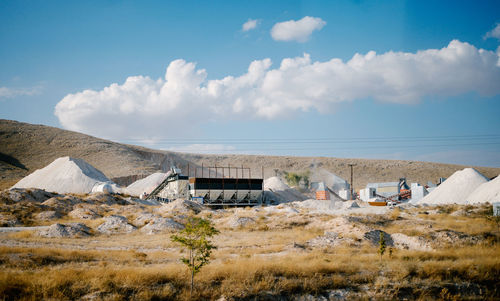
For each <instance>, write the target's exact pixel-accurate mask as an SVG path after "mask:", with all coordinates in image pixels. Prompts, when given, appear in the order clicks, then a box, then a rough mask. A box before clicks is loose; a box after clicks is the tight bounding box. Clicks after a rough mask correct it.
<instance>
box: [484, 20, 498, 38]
mask: <svg viewBox="0 0 500 301" xmlns="http://www.w3.org/2000/svg"><path fill="white" fill-rule="evenodd" d="M484 38H485V39H487V38H496V39H498V40H500V23H497V24H496V26H495V28H493V29H492V30H490V31H488V32H487V33H486V34H485V35H484Z"/></svg>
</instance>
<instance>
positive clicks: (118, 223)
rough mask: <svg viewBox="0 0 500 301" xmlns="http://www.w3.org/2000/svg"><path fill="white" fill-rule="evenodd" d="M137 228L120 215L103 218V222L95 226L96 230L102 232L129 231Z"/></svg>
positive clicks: (116, 232) (117, 232)
mask: <svg viewBox="0 0 500 301" xmlns="http://www.w3.org/2000/svg"><path fill="white" fill-rule="evenodd" d="M136 229H137V228H136V227H135V226H133V225H131V224H129V223H128V220H127V218H126V217H124V216H121V215H111V216H108V217H105V218H104V223H102V224H100V225H99V227H97V231H99V232H101V233H104V234H119V233H130V232H132V231H134V230H136Z"/></svg>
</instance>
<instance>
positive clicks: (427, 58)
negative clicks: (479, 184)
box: [55, 40, 500, 139]
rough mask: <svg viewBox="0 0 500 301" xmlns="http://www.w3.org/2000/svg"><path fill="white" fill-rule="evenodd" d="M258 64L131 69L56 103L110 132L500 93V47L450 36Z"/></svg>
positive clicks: (167, 133) (63, 115)
mask: <svg viewBox="0 0 500 301" xmlns="http://www.w3.org/2000/svg"><path fill="white" fill-rule="evenodd" d="M271 66H272V63H271V60H270V59H263V60H256V61H253V62H251V63H250V65H249V67H248V70H247V72H246V73H245V74H243V75H241V76H237V77H235V76H226V77H224V78H222V79H213V80H208V79H207V77H208V75H207V71H206V70H204V69H197V68H196V64H195V63H192V62H186V61H184V60H182V59H179V60H175V61H172V62H171V63H170V64H169V65H168V67H167V70H166V73H165V77H164V78H159V79H156V80H155V79H151V78H150V77H148V76H131V77H128V78H127V79H126V80H125V82H124V83H123V84H117V83H114V84H112V85H110V86H108V87H105V88H104V89H102V90H100V91H94V90H85V91H82V92H78V93H74V94H68V95H66V96H65V97H64V98H63V99H62V100H61V101H60V102H59V103H58V104H57V105H56V108H55V115H56V116H57V117H58V119H59V121H60V123H61V125H62V126H63V127H64V128H66V129H69V130H75V131H79V132H84V133H88V134H92V135H96V136H99V137H103V138H111V139H125V138H133V137H142V138H144V137H148V138H151V139H154V137H175V136H176V135H177V136H183V135H185V134H186V133H187V132H189V131H190V130H196V129H197V128H198V126H199V125H200V124H203V123H207V122H210V121H225V120H242V119H246V120H251V119H268V120H274V119H279V118H290V117H292V116H294V115H295V114H297V113H300V112H307V111H311V110H317V111H320V112H332V111H334V110H335V108H336V105H338V104H339V103H342V102H349V101H355V100H358V99H366V98H372V99H375V100H378V101H382V102H390V103H400V104H413V103H417V102H418V101H419V100H421V99H422V98H423V97H425V96H429V95H432V96H441V97H450V96H456V95H460V94H463V93H467V92H471V91H473V92H476V93H478V94H479V95H481V96H492V95H497V94H500V85H498V83H499V82H500V61H499V51H497V52H493V51H488V50H484V49H478V48H476V47H474V46H473V45H471V44H468V43H465V42H460V41H458V40H453V41H451V42H450V43H449V44H448V45H447V46H446V47H444V48H442V49H427V50H421V51H417V52H416V53H407V52H392V51H389V52H386V53H382V54H376V53H375V52H374V51H370V52H368V53H366V54H359V53H356V54H355V55H354V56H353V57H352V58H351V59H350V60H349V61H347V62H344V61H342V60H341V59H338V58H333V59H331V60H329V61H325V62H318V61H312V60H311V57H310V56H309V55H308V54H304V55H303V56H301V57H295V58H285V59H283V60H282V61H281V64H280V65H279V66H277V67H275V68H271Z"/></svg>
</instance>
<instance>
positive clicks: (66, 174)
mask: <svg viewBox="0 0 500 301" xmlns="http://www.w3.org/2000/svg"><path fill="white" fill-rule="evenodd" d="M103 183H111V181H110V180H109V179H108V178H107V177H106V176H105V175H104V174H103V173H102V172H100V171H99V170H97V169H96V168H94V167H93V166H92V165H90V164H88V163H87V162H85V161H83V160H82V159H76V158H71V157H61V158H58V159H56V160H54V162H52V163H50V164H49V165H47V166H46V167H44V168H42V169H38V170H36V171H35V172H33V173H32V174H30V175H28V176H26V177H25V178H23V179H22V180H21V181H19V182H17V183H16V184H15V185H14V186H12V188H38V189H43V190H46V191H51V192H57V193H90V192H92V190H93V188H94V187H95V186H99V185H101V186H103V187H104V186H105V185H103ZM110 187H114V189H115V188H116V185H115V184H114V183H112V184H109V185H108V186H106V188H107V189H109V188H110ZM12 188H11V189H12ZM108 192H109V191H108Z"/></svg>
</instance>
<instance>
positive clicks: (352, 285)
mask: <svg viewBox="0 0 500 301" xmlns="http://www.w3.org/2000/svg"><path fill="white" fill-rule="evenodd" d="M309 203H311V201H309ZM347 205H349V206H344V207H346V208H352V209H345V208H342V209H341V211H339V212H338V213H335V212H334V211H329V212H327V213H322V212H320V211H319V212H318V210H317V208H318V206H316V207H313V208H315V209H314V210H313V209H312V208H311V204H309V206H303V205H302V204H301V203H300V202H294V203H288V204H281V205H278V206H269V207H253V208H226V209H219V210H212V209H210V208H207V207H204V206H201V205H199V204H197V203H193V202H190V201H186V200H176V201H174V202H172V203H169V204H154V203H153V205H145V204H144V202H140V201H139V200H135V199H132V198H129V197H124V196H121V195H110V194H90V195H60V194H54V193H48V192H45V191H43V190H36V189H32V190H24V189H19V190H4V191H2V192H1V193H0V225H1V226H2V228H0V265H2V266H3V272H2V273H3V274H2V273H0V295H1V294H2V293H3V294H7V296H11V295H10V294H11V293H9V292H10V291H9V290H8V288H5V285H7V286H8V283H9V282H8V281H7V280H5V279H7V278H2V277H7V276H8V275H11V274H12V273H16V274H19V273H21V274H22V273H24V272H25V271H28V270H25V268H24V267H23V265H22V264H21V263H20V262H18V260H21V259H16V258H24V256H36V254H37V252H47V253H48V254H49V255H47V256H49V257H50V258H53V257H54V256H55V255H54V254H58V252H62V251H58V250H67V251H71V252H77V251H78V252H93V253H89V254H92V256H94V257H93V259H92V260H90V261H85V260H84V262H79V263H71V264H70V263H67V264H66V263H51V264H49V266H48V267H49V269H50V270H52V269H54V271H56V270H61V269H62V270H64V269H68V268H71V269H74V268H75V265H76V267H78V266H82V268H83V266H85V269H86V270H88V265H90V266H94V265H95V264H96V263H98V264H105V265H111V266H113V267H115V268H116V267H117V266H122V265H123V266H124V267H123V268H125V266H127V267H130V266H133V267H135V268H136V269H137V271H143V269H144V268H145V267H150V268H151V269H155V268H157V267H160V266H170V265H172V269H173V270H176V269H181V268H182V265H181V264H180V263H179V258H180V256H181V254H182V249H181V248H180V247H179V246H177V245H175V244H174V243H172V242H171V241H170V239H169V236H170V235H171V234H173V233H176V232H177V231H179V230H180V229H182V228H183V227H184V226H183V224H184V223H185V219H186V217H188V216H192V215H196V216H199V217H203V218H206V219H210V220H211V221H212V222H213V223H214V225H215V227H216V228H217V229H218V230H219V231H220V232H221V233H220V234H219V235H218V236H217V237H216V238H215V241H214V242H215V244H216V245H217V246H218V249H217V250H216V251H215V253H214V254H213V260H212V263H211V264H210V265H209V266H207V272H206V273H205V274H203V272H202V273H201V274H200V282H201V283H205V284H203V285H207V288H206V290H205V291H204V293H200V294H201V295H199V298H201V299H206V298H208V299H213V298H220V297H223V298H226V300H240V299H241V300H250V299H252V298H258V299H266V300H285V299H291V298H292V299H293V298H296V299H297V300H338V299H344V298H347V299H351V298H366V297H368V298H371V297H373V298H384V296H386V295H384V294H389V295H387V296H392V297H394V298H409V299H413V298H421V297H425V294H424V295H422V294H423V292H422V290H421V289H422V288H421V287H420V288H419V286H426V287H428V288H429V292H428V293H429V294H431V295H429V296H428V297H431V298H440V297H441V295H440V294H444V296H445V297H450V298H452V297H461V298H469V299H481V298H483V297H489V298H499V297H500V292H499V291H498V290H497V288H496V286H495V285H492V284H491V282H490V281H491V280H490V279H491V278H488V277H498V276H499V275H498V271H499V269H498V267H500V258H499V257H498V253H497V251H499V250H500V248H499V246H498V242H499V240H500V231H499V228H498V220H495V219H494V218H493V217H492V216H491V206H490V205H481V206H456V205H450V206H439V207H421V206H409V205H403V206H400V207H397V208H394V209H390V208H388V207H387V208H383V210H379V211H377V214H373V213H370V214H367V213H364V212H365V211H363V207H364V206H365V204H359V207H360V208H358V207H357V206H352V204H347ZM319 208H321V207H319ZM349 210H351V211H349ZM381 234H382V236H383V237H384V240H385V243H386V245H387V251H386V253H385V255H384V256H383V261H380V263H379V255H378V253H377V250H378V247H379V242H380V236H381ZM37 250H38V251H37ZM26 252H28V253H27V254H28V255H26ZM95 252H129V253H126V254H128V255H126V256H127V259H116V258H114V257H113V258H109V256H110V255H109V253H102V255H96V254H101V253H95ZM495 253H496V254H497V255H494V256H491V254H495ZM29 254H31V255H29ZM50 254H52V255H50ZM85 254H87V253H85ZM120 254H122V253H120ZM60 256H62V255H60ZM82 256H83V255H82ZM86 256H87V255H86ZM88 256H90V255H88ZM120 256H125V255H123V254H122V255H120ZM475 256H477V257H475ZM488 256H490V258H488ZM56 257H57V256H56ZM29 258H31V257H29ZM475 258H477V259H475ZM480 258H488V259H480ZM22 260H23V261H22V262H24V261H25V260H28V259H22ZM29 260H32V259H29ZM68 260H69V259H68ZM450 260H451V261H450ZM30 262H31V261H30ZM37 262H38V263H37ZM42 262H43V261H36V262H34V263H30V265H29V266H30V269H31V271H33V270H32V269H35V271H36V270H38V269H44V268H47V266H46V264H44V263H42ZM99 262H100V263H99ZM250 262H252V263H250ZM447 262H450V263H449V266H448V267H447V268H448V269H449V268H450V267H452V268H453V269H456V271H455V272H453V273H452V274H447V273H448V272H446V266H445V265H446V264H448V263H447ZM227 264H230V265H227ZM332 264H333V265H332ZM234 265H236V266H238V265H241V266H246V265H249V266H248V268H244V267H243V268H242V271H233V270H232V269H233V268H232V267H233V266H234ZM290 265H291V266H290ZM455 265H457V267H456V268H454V267H453V266H455ZM258 267H259V268H258ZM96 268H98V266H96ZM462 269H466V271H467V272H465V270H464V271H463V270H462ZM245 271H248V273H249V274H248V275H251V276H248V275H247V274H245ZM259 271H260V272H259ZM264 271H266V273H268V274H266V275H267V276H262V275H264V274H262V273H264ZM474 271H475V272H474ZM138 273H139V272H138ZM162 273H163V272H162ZM165 273H166V272H165ZM179 273H180V274H179V275H183V273H181V272H179ZM220 273H223V274H220ZM234 273H236V274H234ZM242 273H243V274H242ZM259 273H260V274H262V275H261V276H258V275H260V274H259ZM454 273H457V274H454ZM474 273H478V274H477V275H476V274H474ZM484 273H486V274H484ZM488 273H489V274H488ZM364 274H366V275H365V276H362V275H364ZM217 275H219V276H217ZM222 275H226V276H222ZM231 275H232V276H231ZM315 275H316V276H315ZM318 275H321V276H320V278H318V279H321V281H320V280H318V282H317V283H314V284H307V283H309V282H308V281H315V280H314V279H317V277H319V276H318ZM342 275H344V276H342ZM479 275H482V276H479ZM485 275H489V276H485ZM11 276H12V275H11ZM54 277H55V276H54ZM89 277H91V276H89ZM92 277H93V276H92ZM169 277H170V276H169ZM172 277H174V276H172ZM175 277H177V276H175ZM175 277H174V278H175ZM179 277H180V276H179ZM214 277H215V278H214ZM217 277H222V278H220V279H226V280H224V281H230V280H229V279H235V278H238V277H241V278H245V277H253V278H252V279H253V280H251V283H252V284H251V285H250V287H251V288H250V287H247V288H246V289H245V287H241V284H238V285H236V284H233V285H235V287H238V289H236V288H235V287H234V288H233V290H230V289H228V288H227V287H225V286H224V284H223V283H224V282H220V281H222V280H214V279H218V278H217ZM226 277H230V278H226ZM255 277H257V278H255ZM259 277H267V278H262V279H260V278H259ZM269 277H271V278H269ZM280 277H281V278H280ZM283 277H284V278H283ZM338 277H344V278H346V279H351V280H349V281H350V282H349V283H344V282H342V281H340V280H339V279H338ZM408 277H409V278H408ZM429 277H430V278H429ZM2 279H4V280H2ZM12 279H13V278H12ZM245 279H246V278H245ZM256 279H260V280H258V281H265V283H261V286H258V285H257V284H256V283H259V282H258V281H257V280H256ZM273 279H274V280H273ZM363 279H364V280H363ZM429 279H434V281H428V280H429ZM496 279H498V278H496ZM410 280H411V281H410ZM2 281H3V283H2ZM33 281H35V280H33ZM54 281H55V280H54ZM110 281H112V280H110ZM113 281H114V280H113ZM141 281H142V280H141ZM162 281H164V280H162ZM172 281H174V280H172ZM176 281H177V280H176ZM176 281H174V282H172V285H174V286H175V290H174V291H175V293H172V294H173V295H169V294H170V293H168V294H167V293H165V292H164V294H166V295H162V294H163V293H162V294H160V293H158V294H160V295H159V296H164V297H165V298H166V299H169V298H171V299H178V298H180V299H183V298H185V297H186V295H184V294H185V292H186V291H185V288H184V286H183V284H180V283H177V282H176ZM242 281H243V280H242ZM245 281H250V280H248V279H247V280H245ZM255 281H257V282H255ZM297 281H298V282H297ZM332 281H333V282H332ZM217 283H219V284H217ZM273 283H274V284H273ZM291 283H293V285H292V284H291ZM342 283H343V284H342ZM403 283H404V285H403ZM452 284H453V285H452ZM17 285H19V283H18V284H17ZM127 285H131V284H127ZM2 289H3V291H2ZM6 289H7V290H6ZM10 289H12V288H10ZM88 290H91V291H88ZM93 290H96V291H93ZM110 290H111V291H113V288H109V287H108V288H95V289H90V288H88V289H86V290H84V292H85V294H84V293H83V292H82V293H78V292H79V290H77V289H75V290H73V289H72V290H71V292H72V293H71V295H68V296H66V297H65V298H69V299H74V298H77V297H78V298H80V297H84V295H87V294H92V293H94V294H97V296H101V297H102V299H108V298H111V297H110V296H111V295H109V294H110ZM113 293H116V294H118V295H120V296H123V297H125V298H131V296H135V295H134V294H136V293H137V292H136V293H134V292H131V291H128V292H123V291H117V292H113ZM26 294H28V296H29V295H31V297H33V295H34V296H39V297H40V295H37V293H36V292H31V293H28V292H26ZM44 294H47V292H45V293H44ZM82 294H83V295H82ZM127 296H128V297H127ZM168 296H170V297H168ZM238 296H239V297H238ZM11 297H12V296H11ZM25 297H26V296H25ZM45 297H49V295H47V296H45ZM87 297H88V296H87ZM101 297H99V298H97V299H101ZM8 298H9V297H8ZM134 298H135V297H134ZM186 298H187V297H186ZM301 298H302V299H301ZM63 299H64V298H63ZM132 299H133V298H132ZM252 300H253V299H252Z"/></svg>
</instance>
